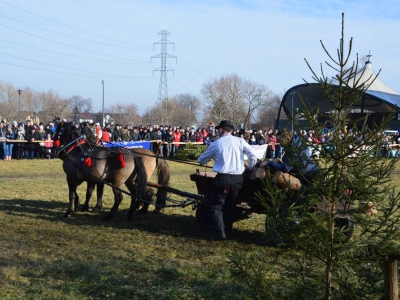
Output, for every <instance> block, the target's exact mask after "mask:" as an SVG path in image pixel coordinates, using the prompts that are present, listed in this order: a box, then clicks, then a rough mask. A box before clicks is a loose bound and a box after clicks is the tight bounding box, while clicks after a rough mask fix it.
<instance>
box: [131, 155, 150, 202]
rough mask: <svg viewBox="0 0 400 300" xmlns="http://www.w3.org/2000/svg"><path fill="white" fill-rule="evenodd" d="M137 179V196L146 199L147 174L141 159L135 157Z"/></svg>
mask: <svg viewBox="0 0 400 300" xmlns="http://www.w3.org/2000/svg"><path fill="white" fill-rule="evenodd" d="M134 162H135V169H134V170H133V172H134V173H135V177H136V185H137V187H136V196H137V197H140V198H142V199H145V197H146V192H147V173H146V168H145V167H144V164H143V160H142V158H141V157H139V156H136V155H134Z"/></svg>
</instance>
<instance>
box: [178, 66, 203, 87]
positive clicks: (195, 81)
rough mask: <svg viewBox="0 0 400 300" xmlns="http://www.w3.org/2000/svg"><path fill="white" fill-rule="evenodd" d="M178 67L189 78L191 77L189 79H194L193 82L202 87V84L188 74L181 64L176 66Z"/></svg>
mask: <svg viewBox="0 0 400 300" xmlns="http://www.w3.org/2000/svg"><path fill="white" fill-rule="evenodd" d="M176 66H177V67H178V68H180V69H181V70H182V71H183V72H184V73H185V74H186V75H187V76H189V78H190V79H192V82H194V83H196V84H200V85H201V83H200V82H198V81H197V80H196V79H195V78H194V77H192V76H191V75H190V74H189V73H188V72H186V71H185V70H184V69H183V68H182V67H181V66H180V65H179V64H176Z"/></svg>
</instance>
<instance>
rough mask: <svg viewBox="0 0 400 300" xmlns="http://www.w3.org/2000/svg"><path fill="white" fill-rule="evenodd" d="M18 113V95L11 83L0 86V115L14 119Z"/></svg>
mask: <svg viewBox="0 0 400 300" xmlns="http://www.w3.org/2000/svg"><path fill="white" fill-rule="evenodd" d="M17 113H18V93H17V91H16V90H15V88H14V86H13V85H12V84H11V83H6V84H3V85H2V84H0V115H1V116H2V117H3V118H8V119H14V118H16V117H17Z"/></svg>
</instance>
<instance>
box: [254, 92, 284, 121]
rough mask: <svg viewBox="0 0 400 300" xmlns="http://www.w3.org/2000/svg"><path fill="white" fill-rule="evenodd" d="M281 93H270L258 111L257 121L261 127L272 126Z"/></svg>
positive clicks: (277, 110)
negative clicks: (265, 102)
mask: <svg viewBox="0 0 400 300" xmlns="http://www.w3.org/2000/svg"><path fill="white" fill-rule="evenodd" d="M281 99H282V95H278V94H273V93H272V94H271V95H270V96H269V101H268V103H267V104H266V105H264V106H263V107H262V108H261V109H260V110H259V112H258V115H257V122H258V123H259V124H261V126H262V127H268V128H274V126H275V119H276V117H277V116H278V112H279V106H280V104H281Z"/></svg>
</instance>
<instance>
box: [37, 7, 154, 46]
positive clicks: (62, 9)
mask: <svg viewBox="0 0 400 300" xmlns="http://www.w3.org/2000/svg"><path fill="white" fill-rule="evenodd" d="M36 1H38V2H41V3H43V4H46V5H48V6H50V7H53V8H56V9H59V10H61V11H65V12H67V13H69V14H71V15H75V16H78V17H80V18H84V19H87V20H89V21H92V22H96V23H99V24H103V25H106V26H110V27H114V28H117V29H121V30H125V31H128V32H132V33H133V32H135V31H133V30H130V29H127V28H123V27H119V26H115V25H114V24H108V23H104V22H101V21H98V20H96V19H92V18H88V17H87V16H82V15H80V14H77V13H75V12H72V11H69V10H66V9H64V8H61V7H58V6H55V5H53V4H50V3H47V2H45V1H42V0H36ZM141 47H144V48H150V47H147V46H141Z"/></svg>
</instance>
